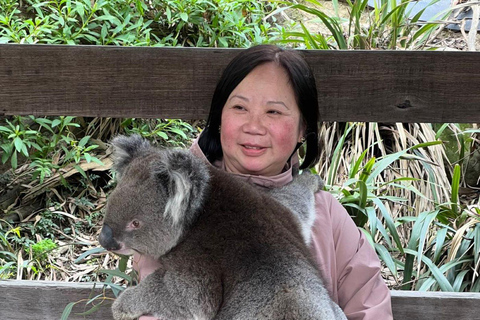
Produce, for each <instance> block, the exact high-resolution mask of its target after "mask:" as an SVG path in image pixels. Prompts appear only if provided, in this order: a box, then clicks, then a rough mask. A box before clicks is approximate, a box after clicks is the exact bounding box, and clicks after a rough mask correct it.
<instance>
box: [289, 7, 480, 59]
mask: <svg viewBox="0 0 480 320" xmlns="http://www.w3.org/2000/svg"><path fill="white" fill-rule="evenodd" d="M318 1H319V2H320V3H321V5H322V7H321V8H320V10H321V11H323V12H325V13H326V14H327V15H329V16H335V9H334V7H333V4H332V1H331V0H318ZM340 1H345V0H340ZM299 2H300V3H304V2H306V1H299ZM299 15H301V16H302V17H301V19H302V20H303V21H304V24H305V26H306V27H307V29H308V30H309V31H310V32H321V33H322V34H328V33H329V31H328V29H327V28H326V27H325V26H324V25H323V23H321V22H320V21H319V19H318V18H317V19H316V17H315V16H313V15H310V14H308V13H305V12H303V11H286V12H285V15H284V18H286V19H289V18H290V19H292V20H297V19H298V18H300V17H299ZM339 15H340V17H341V18H344V19H345V21H346V22H345V23H346V24H348V17H349V15H350V12H349V6H348V5H347V3H346V2H339ZM368 19H369V18H368V15H367V14H364V15H363V19H362V20H363V23H364V25H365V26H367V25H368ZM450 21H455V20H453V19H451V20H450ZM460 26H461V24H460ZM468 36H469V32H468V31H464V32H460V31H452V30H449V29H446V28H443V29H442V30H440V31H439V32H437V33H436V35H435V37H434V38H432V39H430V41H429V42H428V45H427V47H426V48H422V49H423V50H425V49H427V48H438V49H437V50H445V51H457V50H460V51H467V50H468ZM474 50H475V51H479V50H480V33H478V32H477V34H476V36H475V49H474ZM472 51H473V48H472Z"/></svg>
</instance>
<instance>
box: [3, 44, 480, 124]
mask: <svg viewBox="0 0 480 320" xmlns="http://www.w3.org/2000/svg"><path fill="white" fill-rule="evenodd" d="M239 50H241V49H201V48H152V47H112V46H109V47H102V46H60V45H55V46H50V45H15V44H3V45H0V115H2V114H4V115H12V114H13V115H26V114H33V115H78V116H101V117H137V118H141V117H144V118H182V119H204V118H206V117H207V115H208V109H209V105H210V99H211V97H212V94H213V90H214V87H215V84H216V82H217V80H218V78H219V76H220V74H221V72H222V70H223V68H224V67H225V66H226V65H227V63H228V61H230V59H231V58H232V57H233V56H235V55H236V54H237V53H238V52H239ZM304 55H305V57H306V59H307V61H308V62H309V63H310V65H311V66H312V68H313V70H314V73H315V77H316V80H317V86H318V89H319V105H320V114H321V117H322V120H324V121H367V122H432V123H434V122H436V123H438V122H442V123H445V122H460V123H472V122H480V71H479V70H480V52H433V51H416V52H414V51H319V50H315V51H304Z"/></svg>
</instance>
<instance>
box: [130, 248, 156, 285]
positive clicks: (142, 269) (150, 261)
mask: <svg viewBox="0 0 480 320" xmlns="http://www.w3.org/2000/svg"><path fill="white" fill-rule="evenodd" d="M159 267H160V262H159V261H158V260H157V259H155V258H153V257H150V256H146V255H142V254H139V253H135V254H134V255H133V269H135V270H137V272H138V277H139V280H140V281H142V280H143V279H145V277H146V276H148V275H149V274H150V273H152V272H153V271H155V270H157V269H158V268H159Z"/></svg>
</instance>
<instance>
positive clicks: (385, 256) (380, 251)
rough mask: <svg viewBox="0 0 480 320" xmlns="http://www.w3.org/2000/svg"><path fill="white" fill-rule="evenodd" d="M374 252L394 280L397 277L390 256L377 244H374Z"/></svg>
mask: <svg viewBox="0 0 480 320" xmlns="http://www.w3.org/2000/svg"><path fill="white" fill-rule="evenodd" d="M375 250H376V251H377V253H378V255H379V256H380V257H381V259H382V261H383V262H384V263H385V265H386V266H387V268H388V269H389V270H390V271H391V272H392V274H393V275H394V276H395V278H397V277H398V272H397V265H396V264H395V262H394V261H393V258H392V255H391V254H390V252H388V250H387V249H386V248H385V247H384V246H382V245H381V244H379V243H375Z"/></svg>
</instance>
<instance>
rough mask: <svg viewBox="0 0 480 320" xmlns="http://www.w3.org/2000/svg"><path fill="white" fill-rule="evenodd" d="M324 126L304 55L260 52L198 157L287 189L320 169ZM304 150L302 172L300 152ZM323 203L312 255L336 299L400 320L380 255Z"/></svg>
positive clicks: (144, 266) (221, 98)
mask: <svg viewBox="0 0 480 320" xmlns="http://www.w3.org/2000/svg"><path fill="white" fill-rule="evenodd" d="M317 125H318V102H317V88H316V84H315V79H314V76H313V73H312V71H311V69H310V68H309V66H308V64H307V63H306V62H305V60H304V59H303V58H302V57H301V56H300V55H299V53H298V52H296V51H292V50H283V49H281V48H278V47H276V46H271V45H261V46H256V47H253V48H250V49H248V50H245V51H242V52H241V53H240V54H239V55H238V56H237V57H235V58H234V59H233V60H232V61H231V62H230V64H229V65H228V66H227V68H226V69H225V70H224V72H223V75H222V77H221V78H220V81H219V83H218V85H217V88H216V90H215V93H214V95H213V99H212V105H211V109H210V115H209V118H208V121H207V126H206V128H205V130H204V131H203V132H202V134H201V135H200V137H199V139H198V140H197V141H195V143H194V144H193V145H192V147H191V151H192V152H193V153H194V154H195V155H197V156H198V157H200V158H202V159H204V160H205V161H207V162H209V163H211V164H212V165H214V166H215V167H217V168H219V169H221V170H225V171H227V172H231V173H232V174H234V175H236V176H238V177H239V178H241V179H245V180H247V181H249V182H250V183H252V184H253V185H255V186H257V187H260V188H275V187H280V186H283V185H285V184H287V183H288V182H290V181H291V180H292V172H293V171H295V170H297V169H298V168H300V169H306V168H310V167H312V166H314V165H315V164H316V163H317V162H318V159H319V150H318V135H317V130H318V129H317ZM303 143H306V154H305V159H304V160H303V162H302V164H301V165H299V161H298V157H297V154H296V151H297V149H298V147H299V146H301V145H302V144H303ZM315 201H316V212H317V215H316V220H315V224H314V226H313V228H312V242H311V252H312V254H313V255H314V257H315V259H316V262H317V264H318V268H319V270H320V272H321V274H322V276H323V278H324V282H325V286H326V287H327V290H328V291H329V293H330V295H331V297H332V299H333V300H334V301H335V302H337V303H338V305H339V306H340V307H341V308H342V309H343V310H344V312H345V314H346V315H347V317H348V319H350V320H357V319H358V320H360V319H363V320H368V319H372V320H373V319H375V320H378V319H382V320H384V319H385V320H387V319H393V317H392V311H391V302H390V292H389V290H388V288H387V286H386V285H385V283H384V281H383V280H382V278H381V276H380V262H379V260H378V257H377V255H376V254H375V251H374V250H373V248H372V247H371V246H370V244H369V243H368V242H367V240H366V238H365V236H364V235H363V233H362V232H361V231H360V230H359V229H358V228H357V227H356V226H355V224H354V222H353V220H352V219H351V218H350V216H349V215H348V213H347V212H346V211H345V209H344V208H343V207H342V206H341V205H340V203H339V202H338V201H336V200H335V199H334V198H333V197H332V196H331V195H330V194H329V193H327V192H323V191H321V192H318V193H317V194H316V199H315ZM134 262H135V266H136V268H137V269H138V270H139V273H140V278H143V277H145V276H146V275H147V274H149V273H151V272H152V271H153V270H155V268H156V261H154V260H152V259H150V258H149V257H145V256H142V257H140V256H136V257H135V259H134ZM140 319H141V320H147V319H154V318H152V317H147V316H144V317H141V318H140Z"/></svg>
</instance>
